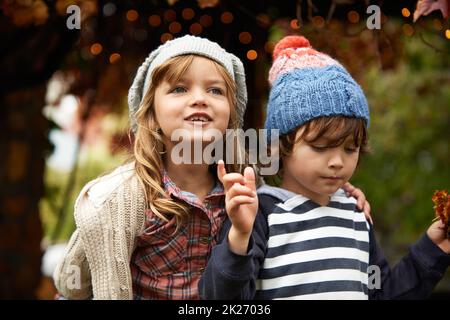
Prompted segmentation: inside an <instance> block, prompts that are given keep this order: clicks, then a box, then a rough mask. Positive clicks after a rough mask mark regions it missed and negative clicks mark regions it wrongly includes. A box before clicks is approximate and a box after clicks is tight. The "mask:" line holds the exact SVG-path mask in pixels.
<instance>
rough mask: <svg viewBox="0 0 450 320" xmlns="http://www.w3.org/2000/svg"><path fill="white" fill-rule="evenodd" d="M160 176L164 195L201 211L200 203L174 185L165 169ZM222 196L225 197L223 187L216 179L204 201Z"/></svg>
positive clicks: (192, 195)
mask: <svg viewBox="0 0 450 320" xmlns="http://www.w3.org/2000/svg"><path fill="white" fill-rule="evenodd" d="M161 176H162V182H163V186H164V190H165V191H166V193H167V194H168V195H170V196H173V197H176V198H178V199H180V200H182V201H185V202H187V203H189V204H191V205H193V206H195V207H200V208H202V209H203V207H204V205H203V203H202V202H201V201H200V199H199V198H198V197H197V196H196V195H195V194H193V193H191V192H188V191H184V190H181V189H180V188H179V187H178V186H177V185H176V184H175V182H173V181H172V179H170V177H169V175H168V173H167V171H166V170H165V169H163V171H162V172H161ZM224 196H225V190H224V188H223V185H222V183H220V181H219V180H218V179H216V183H215V185H214V187H213V188H212V189H211V191H209V193H208V195H207V196H206V198H205V200H206V199H211V200H213V199H216V198H218V199H220V198H222V197H224Z"/></svg>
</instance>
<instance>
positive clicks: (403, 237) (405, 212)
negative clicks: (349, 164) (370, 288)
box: [352, 37, 450, 291]
mask: <svg viewBox="0 0 450 320" xmlns="http://www.w3.org/2000/svg"><path fill="white" fill-rule="evenodd" d="M403 41H404V43H403V48H404V52H403V54H404V57H403V58H402V59H401V61H400V63H399V64H398V66H397V67H396V68H395V69H394V70H391V71H382V70H379V69H377V68H375V67H372V68H368V69H367V74H366V75H365V76H364V84H363V88H364V91H365V93H366V96H367V99H368V101H369V106H370V114H371V124H370V128H369V134H370V143H371V146H372V150H373V153H372V154H371V155H368V156H367V157H365V158H364V159H363V161H362V163H361V165H360V167H359V168H358V170H357V172H356V174H355V175H354V177H353V179H352V183H353V184H354V185H356V186H358V187H360V188H361V189H362V190H363V191H364V193H365V194H366V196H367V198H368V200H369V202H370V204H371V208H372V216H373V218H374V223H375V229H376V231H377V234H378V238H379V241H380V242H381V245H382V247H383V250H384V251H385V253H386V255H387V257H388V259H389V261H390V262H391V263H394V262H396V261H397V260H398V259H399V258H400V257H401V256H403V255H404V254H405V253H406V250H407V247H408V246H409V245H410V244H412V243H413V242H415V241H416V240H417V239H418V238H419V237H420V235H421V234H423V233H424V232H425V231H426V229H427V228H428V226H429V225H430V224H431V220H432V219H433V218H434V210H433V204H432V202H431V196H432V195H433V193H434V191H435V190H437V189H449V188H450V166H449V163H450V161H449V160H450V153H449V151H450V150H449V138H450V60H449V59H448V52H450V41H448V40H445V39H443V41H442V42H444V45H445V51H444V52H437V51H435V50H433V49H432V48H430V47H429V46H428V45H426V44H425V43H424V42H423V41H422V40H421V39H420V38H417V37H415V38H406V39H403ZM442 42H441V43H442ZM445 42H446V43H445ZM439 288H441V289H445V290H447V291H448V290H450V275H449V276H447V277H446V279H445V280H444V281H443V282H441V284H440V286H439Z"/></svg>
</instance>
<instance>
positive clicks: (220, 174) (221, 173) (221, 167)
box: [217, 160, 227, 184]
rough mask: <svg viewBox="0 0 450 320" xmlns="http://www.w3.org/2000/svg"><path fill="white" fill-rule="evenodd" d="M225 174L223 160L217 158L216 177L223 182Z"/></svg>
mask: <svg viewBox="0 0 450 320" xmlns="http://www.w3.org/2000/svg"><path fill="white" fill-rule="evenodd" d="M226 174H227V170H226V169H225V163H224V162H223V160H219V162H218V163H217V177H218V178H219V181H220V182H222V184H223V176H224V175H226Z"/></svg>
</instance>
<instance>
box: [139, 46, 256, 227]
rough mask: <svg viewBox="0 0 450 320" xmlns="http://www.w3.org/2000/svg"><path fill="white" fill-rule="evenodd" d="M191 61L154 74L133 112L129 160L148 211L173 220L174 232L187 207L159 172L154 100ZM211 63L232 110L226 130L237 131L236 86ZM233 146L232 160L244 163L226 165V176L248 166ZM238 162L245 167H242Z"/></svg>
mask: <svg viewBox="0 0 450 320" xmlns="http://www.w3.org/2000/svg"><path fill="white" fill-rule="evenodd" d="M194 57H195V55H183V56H177V57H174V58H171V59H169V60H167V61H166V62H165V63H163V64H162V65H161V66H158V67H157V68H155V70H154V71H153V73H152V75H151V76H152V79H151V85H150V88H149V89H148V91H147V93H146V95H145V96H144V98H143V100H142V103H141V105H140V106H139V109H138V111H137V112H136V123H137V132H136V135H135V141H134V150H133V155H132V157H131V158H132V160H134V161H135V170H136V174H137V177H138V179H139V181H140V183H141V185H142V186H143V188H144V191H145V197H146V202H147V205H148V208H149V209H150V210H151V211H152V213H153V214H155V215H156V216H158V217H159V218H161V219H163V220H164V221H169V220H170V219H171V218H173V217H175V218H176V224H177V228H179V227H180V226H181V224H182V223H183V222H184V221H185V220H186V218H187V215H188V214H189V210H188V208H187V206H186V205H184V204H182V203H181V202H179V201H176V200H175V199H172V198H170V197H169V196H168V195H167V194H166V191H165V190H164V186H163V183H162V172H163V169H164V164H163V155H164V153H165V149H164V143H163V137H162V132H161V131H160V129H159V125H158V123H157V121H156V116H155V110H154V99H155V90H156V87H157V86H158V85H159V84H160V83H161V82H163V81H164V80H166V81H168V82H169V83H176V82H177V81H179V80H180V78H181V77H182V76H183V74H184V73H185V72H186V70H187V69H188V68H189V66H190V65H191V63H192V61H193V59H194ZM211 61H212V62H213V63H214V65H215V66H216V68H217V70H218V72H219V73H220V74H221V76H222V77H223V78H224V80H225V83H226V86H227V98H228V101H229V103H230V107H231V108H230V109H231V110H230V121H229V124H228V128H230V129H238V121H237V119H236V107H237V100H236V91H237V88H236V84H235V82H234V81H233V79H232V78H231V77H230V75H229V74H228V73H227V71H226V70H225V68H224V67H222V66H221V65H220V64H218V63H217V62H215V61H213V60H211ZM234 146H235V148H234V155H235V158H236V157H240V159H244V161H233V163H234V164H227V165H226V169H227V172H240V173H242V172H243V169H244V168H245V165H246V164H247V162H248V157H247V154H246V152H245V151H244V149H243V146H241V145H240V144H239V139H235V143H234ZM224 148H225V146H224ZM224 154H225V153H224ZM234 160H235V159H234ZM241 162H245V163H244V164H241ZM214 174H215V171H214Z"/></svg>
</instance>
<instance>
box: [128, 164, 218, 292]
mask: <svg viewBox="0 0 450 320" xmlns="http://www.w3.org/2000/svg"><path fill="white" fill-rule="evenodd" d="M163 184H164V188H165V190H166V192H167V194H169V195H170V196H171V197H172V198H176V199H178V200H179V201H183V202H184V203H185V204H187V205H188V207H189V208H190V214H189V217H188V219H187V221H186V223H185V224H184V225H183V226H182V227H181V229H180V230H179V231H177V233H174V231H175V229H176V221H175V218H172V219H171V220H170V221H169V222H165V221H164V220H162V219H160V218H158V217H157V216H156V215H154V214H152V212H151V211H150V210H148V211H147V212H146V221H145V229H144V232H143V233H142V234H141V235H139V237H138V240H137V247H136V249H135V251H134V253H133V256H132V258H131V264H130V267H131V275H132V280H133V296H134V299H138V300H139V299H171V300H181V299H191V300H193V299H199V295H198V288H197V285H198V282H199V280H200V277H201V275H202V272H203V271H204V269H205V266H206V263H207V261H208V258H209V256H210V253H211V249H212V247H213V246H214V245H215V244H216V242H217V240H218V236H219V231H220V228H221V226H222V223H223V221H224V220H225V217H226V212H225V204H224V202H225V194H224V189H223V186H222V185H221V184H220V182H217V183H216V186H215V187H214V188H213V189H212V190H211V191H210V193H209V194H208V195H207V196H206V198H205V200H204V201H203V203H202V202H201V201H200V199H198V197H197V196H196V195H194V194H192V193H189V192H185V191H181V190H180V189H179V188H178V187H177V186H176V185H175V183H174V182H173V181H171V180H170V178H169V176H168V175H167V172H163Z"/></svg>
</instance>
